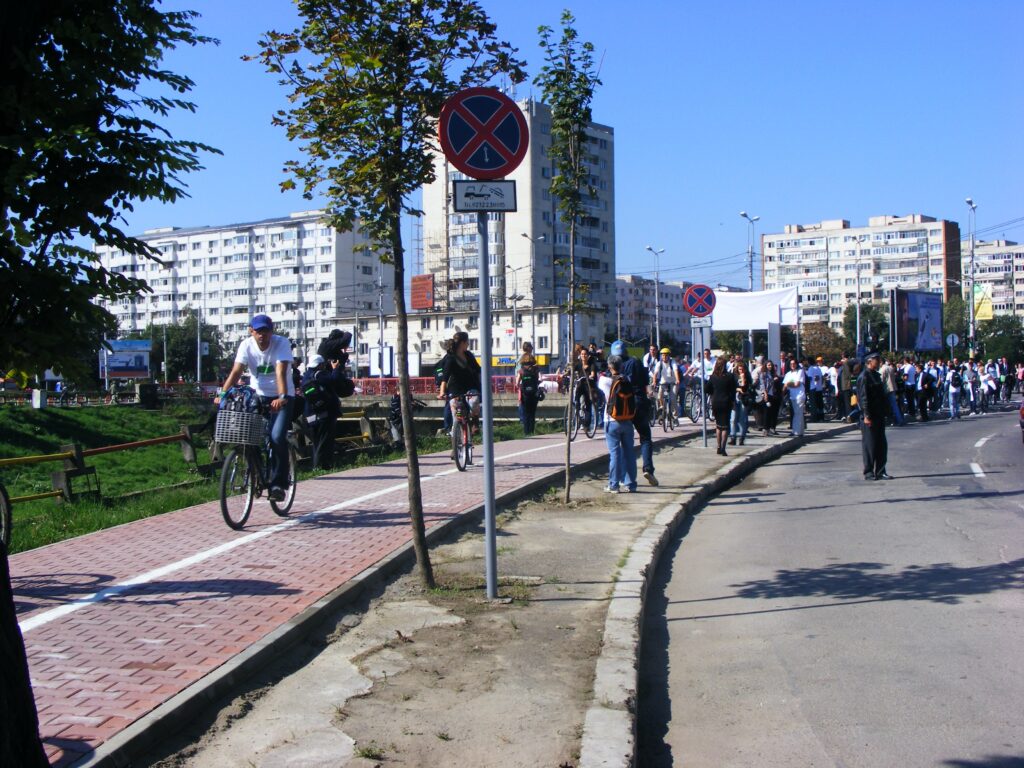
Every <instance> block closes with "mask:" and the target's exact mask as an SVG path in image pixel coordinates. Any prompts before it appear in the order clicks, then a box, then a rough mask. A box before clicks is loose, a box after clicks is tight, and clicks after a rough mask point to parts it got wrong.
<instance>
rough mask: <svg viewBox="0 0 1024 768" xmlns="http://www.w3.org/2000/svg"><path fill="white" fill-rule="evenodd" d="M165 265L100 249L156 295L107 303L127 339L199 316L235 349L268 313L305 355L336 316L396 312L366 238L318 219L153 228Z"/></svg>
mask: <svg viewBox="0 0 1024 768" xmlns="http://www.w3.org/2000/svg"><path fill="white" fill-rule="evenodd" d="M139 239H140V240H143V241H145V242H146V243H148V244H149V245H151V246H153V247H154V248H156V249H157V250H158V251H160V253H161V254H162V256H161V261H159V262H158V261H155V260H153V259H149V258H146V257H144V256H134V255H131V254H126V253H123V252H122V251H120V250H118V249H116V248H110V247H106V246H98V247H97V248H96V253H97V254H98V255H99V257H100V261H101V263H102V265H103V266H104V267H105V268H107V269H109V270H110V271H112V272H119V273H124V274H128V275H131V276H132V277H139V278H142V279H144V280H146V282H147V283H148V284H149V286H150V287H151V288H152V289H153V291H152V293H141V294H139V295H138V296H136V297H134V298H131V299H124V300H122V301H120V302H116V303H115V302H101V303H102V305H103V306H105V307H106V308H107V309H108V310H109V311H110V312H111V313H113V314H114V316H115V317H116V318H117V322H118V326H119V328H120V329H121V330H122V331H125V332H128V331H137V330H141V329H143V328H145V327H146V326H147V325H148V324H150V323H152V324H154V325H168V324H172V323H176V322H178V321H179V320H181V319H183V318H184V317H187V316H189V315H191V314H193V313H194V312H196V311H197V310H198V311H199V313H200V317H201V318H202V322H203V323H206V324H211V325H216V326H217V327H218V328H219V329H220V330H221V332H222V333H223V334H224V336H225V339H226V340H227V341H228V342H229V343H234V342H236V341H238V340H240V339H242V338H243V337H245V336H246V335H247V334H248V332H249V320H250V319H251V317H252V316H253V315H254V314H258V313H266V314H268V315H270V316H271V318H273V320H274V326H275V328H276V329H278V330H281V331H283V332H286V333H287V335H288V336H289V337H290V338H291V339H292V341H294V342H295V343H296V347H297V351H298V352H299V353H300V354H309V353H310V352H312V351H315V348H316V346H317V345H318V344H319V342H320V340H321V339H322V338H323V337H325V336H326V335H327V334H328V333H329V332H330V330H331V328H332V327H333V325H332V318H333V317H334V316H335V315H337V314H338V313H339V312H348V311H351V312H355V311H359V312H361V313H363V314H372V315H377V314H378V312H381V311H383V312H384V313H385V314H386V313H389V312H393V311H394V299H393V291H392V285H393V281H394V271H393V269H392V268H391V267H390V266H389V265H382V264H381V262H380V259H379V257H378V256H377V255H376V254H375V253H373V252H371V251H362V250H356V249H355V248H354V246H356V245H357V244H359V245H361V244H365V243H366V242H367V241H368V238H367V236H366V234H365V233H363V232H361V231H356V232H338V231H337V230H335V229H334V228H333V227H331V226H330V225H328V224H327V223H326V222H325V221H324V219H323V213H322V212H321V211H306V212H302V213H293V214H291V215H290V216H286V217H283V218H275V219H265V220H263V221H254V222H248V223H244V224H230V225H224V226H211V227H194V228H188V229H179V228H177V227H166V228H161V229H150V230H146V231H145V232H144V233H143V234H142V235H141V236H140V237H139Z"/></svg>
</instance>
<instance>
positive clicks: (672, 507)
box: [579, 424, 858, 768]
mask: <svg viewBox="0 0 1024 768" xmlns="http://www.w3.org/2000/svg"><path fill="white" fill-rule="evenodd" d="M857 428H858V427H857V425H856V424H843V425H840V426H837V427H832V428H829V429H826V430H823V431H821V432H815V433H814V434H809V435H805V436H804V437H793V438H790V439H788V440H784V441H782V442H780V443H776V444H774V445H770V446H765V447H764V448H760V449H758V450H756V451H752V452H751V453H748V454H746V455H744V456H741V457H738V458H736V459H733V460H732V461H731V462H729V463H728V464H726V465H724V466H722V467H721V468H719V469H718V470H717V471H716V472H715V473H714V474H712V475H710V476H708V477H706V478H705V479H704V480H702V481H701V482H699V483H697V484H696V485H695V486H693V489H692V490H689V491H686V492H684V493H682V494H680V496H679V497H677V498H676V499H675V500H674V501H672V502H670V503H669V504H667V505H665V506H664V507H663V508H662V509H661V511H660V512H658V514H657V515H656V516H655V518H654V520H653V521H652V522H651V523H650V524H649V525H648V526H647V527H646V528H645V529H644V530H643V531H642V532H641V533H640V535H639V536H637V538H636V540H635V541H634V542H633V545H632V547H630V551H629V556H628V558H627V560H626V564H625V565H624V566H623V567H622V569H621V570H620V571H619V578H618V581H617V582H616V584H615V588H614V589H613V591H612V596H611V599H610V600H609V604H608V613H607V615H606V617H605V625H604V642H603V644H602V647H601V655H600V656H599V657H598V660H597V666H596V671H595V676H594V695H593V699H592V700H591V703H590V707H589V708H588V709H587V714H586V717H585V719H584V723H583V743H582V746H581V750H580V762H579V768H632V766H634V765H636V695H637V683H638V680H637V678H638V674H639V660H640V650H641V645H640V644H641V630H642V628H643V620H644V602H645V599H646V597H647V590H648V588H649V586H650V580H651V577H652V576H653V574H654V572H655V571H656V570H657V568H658V562H659V560H660V559H661V555H662V553H663V552H664V551H665V549H666V548H667V547H668V546H669V544H671V542H672V540H673V537H674V535H675V532H676V530H677V529H678V528H679V526H680V525H681V524H682V523H683V522H685V521H686V519H687V518H688V517H690V516H691V515H693V514H694V513H696V512H697V511H698V510H700V509H701V507H703V506H704V505H705V504H706V503H707V502H708V500H709V499H711V498H713V497H714V496H717V495H718V494H719V493H722V492H723V491H725V490H727V489H728V488H730V487H732V486H733V485H736V484H737V483H738V482H740V481H741V480H743V479H744V478H745V477H747V475H749V474H751V473H752V472H753V471H754V470H755V469H757V468H758V467H761V466H763V465H765V464H768V463H769V462H771V461H774V460H775V459H777V458H779V457H780V456H783V455H785V454H787V453H790V452H791V451H794V450H796V449H798V448H801V447H803V446H804V445H807V444H809V443H813V442H817V441H818V440H824V439H826V438H829V437H834V436H835V435H839V434H843V433H845V432H850V431H853V430H855V429H857Z"/></svg>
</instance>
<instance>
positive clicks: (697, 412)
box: [690, 379, 711, 424]
mask: <svg viewBox="0 0 1024 768" xmlns="http://www.w3.org/2000/svg"><path fill="white" fill-rule="evenodd" d="M705 413H711V395H705V394H704V393H703V392H701V388H700V380H699V379H698V380H697V381H696V382H695V383H694V385H693V386H692V387H691V394H690V421H692V422H693V423H694V424H696V423H697V422H698V421H700V420H701V419H702V418H703V416H704V414H705Z"/></svg>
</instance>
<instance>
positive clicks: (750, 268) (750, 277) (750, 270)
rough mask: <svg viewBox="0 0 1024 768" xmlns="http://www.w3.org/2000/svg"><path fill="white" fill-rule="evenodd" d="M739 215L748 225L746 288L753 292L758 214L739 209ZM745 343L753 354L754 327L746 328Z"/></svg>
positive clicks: (752, 354)
mask: <svg viewBox="0 0 1024 768" xmlns="http://www.w3.org/2000/svg"><path fill="white" fill-rule="evenodd" d="M740 216H742V217H743V218H744V219H746V220H747V222H748V223H749V224H750V227H749V228H748V230H747V289H748V290H749V291H750V292H751V293H753V292H754V222H755V221H760V220H761V217H760V216H751V215H749V214H748V213H747V212H746V211H740ZM747 343H748V344H749V345H750V355H749V357H753V356H754V329H753V328H750V329H748V330H747Z"/></svg>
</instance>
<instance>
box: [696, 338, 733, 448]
mask: <svg viewBox="0 0 1024 768" xmlns="http://www.w3.org/2000/svg"><path fill="white" fill-rule="evenodd" d="M725 365H726V359H725V355H722V356H721V357H720V358H718V360H716V361H715V367H714V370H712V371H711V376H709V377H708V380H707V381H705V382H704V393H705V394H708V395H711V413H712V414H713V415H714V417H715V433H716V437H717V438H718V451H717V453H718V455H719V456H727V455H728V454H727V453H726V452H725V444H726V442H727V441H728V440H729V418H730V417H731V416H732V408H733V405H734V404H735V403H736V377H735V376H734V375H733V374H731V373H729V372H728V371H727V370H726V369H725Z"/></svg>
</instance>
